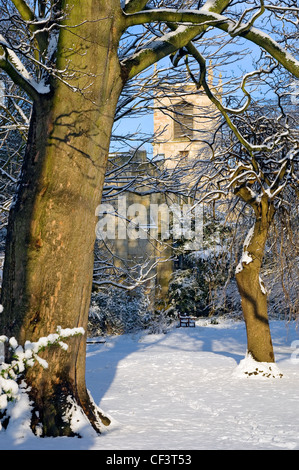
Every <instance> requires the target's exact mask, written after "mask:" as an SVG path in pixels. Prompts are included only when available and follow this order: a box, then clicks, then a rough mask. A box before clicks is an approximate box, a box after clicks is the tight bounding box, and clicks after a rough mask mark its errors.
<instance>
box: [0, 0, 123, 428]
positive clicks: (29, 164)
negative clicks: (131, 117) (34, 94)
mask: <svg viewBox="0 0 299 470" xmlns="http://www.w3.org/2000/svg"><path fill="white" fill-rule="evenodd" d="M79 4H80V5H79ZM118 4H119V2H118V1H112V2H111V1H109V2H103V1H100V2H94V1H92V0H90V1H89V0H88V1H84V2H77V4H76V6H74V7H73V8H72V9H71V10H70V11H69V12H68V15H69V18H68V20H67V26H68V28H67V29H62V31H61V33H60V39H59V46H58V63H57V67H58V68H59V69H61V70H62V69H64V68H65V69H66V70H67V69H68V68H69V69H70V77H71V73H72V74H73V76H72V78H68V85H69V86H66V85H65V84H64V83H63V82H62V81H60V80H56V81H55V83H53V86H52V89H53V92H52V93H51V94H50V96H49V95H45V96H44V97H43V96H40V97H39V99H38V100H36V101H35V104H34V108H33V114H32V119H31V124H30V131H29V138H28V144H27V149H26V155H25V159H24V165H23V169H22V175H21V181H20V186H19V191H18V195H17V199H16V201H15V203H14V205H13V208H12V209H11V213H10V219H9V226H8V239H7V246H6V256H5V266H4V279H3V287H2V293H3V295H2V304H3V307H4V313H3V316H2V318H1V333H5V334H7V335H8V336H15V337H16V338H17V339H18V342H19V343H20V344H24V342H25V340H30V341H37V340H38V338H40V337H42V336H47V335H48V334H49V333H55V331H56V328H57V326H61V327H62V328H74V327H83V328H84V329H85V331H86V327H87V321H88V309H89V303H90V296H91V286H92V275H93V252H94V243H95V224H96V215H95V211H96V207H97V205H98V204H100V202H101V193H100V190H101V188H102V187H103V181H104V175H105V169H106V162H107V157H108V151H109V142H110V133H111V128H112V125H113V120H114V114H115V108H116V105H117V101H118V98H119V95H120V92H121V90H122V86H123V82H122V77H121V71H120V65H119V61H118V57H117V47H118V42H119V34H120V31H121V28H120V25H119V24H117V23H118V22H119V21H120V17H121V10H120V7H119V8H118V9H117V8H116V5H118ZM95 18H99V19H100V23H101V24H100V27H99V21H94V19H95ZM82 19H84V22H83V23H82ZM78 25H79V26H78ZM69 26H72V27H73V29H70V28H69ZM78 52H80V53H78ZM82 57H84V60H82ZM84 88H86V89H84ZM76 90H78V91H76ZM68 342H69V349H68V350H67V351H64V350H63V349H61V348H58V347H54V348H50V349H49V350H48V351H45V352H44V353H43V358H44V359H45V360H47V361H48V364H49V368H48V369H43V368H42V367H40V366H39V365H35V366H34V367H32V368H31V369H29V370H28V371H27V372H26V376H25V380H26V383H27V384H28V386H29V387H31V391H30V396H31V398H32V399H33V402H34V408H35V413H34V418H33V423H32V427H33V429H35V427H36V425H41V426H42V434H43V435H47V436H57V435H71V434H72V430H71V428H70V426H69V424H68V423H66V422H65V421H63V419H64V418H63V416H64V415H65V412H66V410H67V408H68V406H69V402H68V400H69V397H71V398H72V399H73V400H74V401H75V402H76V403H77V404H78V405H79V406H80V407H82V409H83V411H84V412H85V414H86V416H87V417H88V419H89V420H90V422H91V423H92V424H93V426H94V428H95V429H96V430H99V429H100V426H101V422H102V421H103V422H104V424H108V423H109V420H108V419H107V418H105V417H104V416H102V415H101V413H100V412H99V411H97V409H96V407H95V406H94V405H93V403H92V402H91V401H90V398H89V395H88V392H87V390H86V385H85V344H86V342H85V338H84V337H81V338H80V337H74V338H71V339H70V340H69V341H68ZM37 416H39V418H37Z"/></svg>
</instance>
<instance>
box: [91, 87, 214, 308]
mask: <svg viewBox="0 0 299 470" xmlns="http://www.w3.org/2000/svg"><path fill="white" fill-rule="evenodd" d="M218 118H219V114H218V113H217V112H215V110H214V108H213V107H212V105H211V102H210V101H209V99H208V98H207V97H206V95H205V94H204V93H203V92H202V91H198V90H197V89H196V87H195V86H194V85H192V84H187V85H185V86H184V89H183V93H182V91H181V89H180V88H179V87H172V89H171V90H169V93H167V94H166V95H165V91H164V92H163V95H162V94H161V93H160V92H157V93H156V96H155V98H154V114H153V119H154V132H155V139H154V143H153V158H152V160H150V159H149V158H148V157H147V155H146V152H145V151H140V150H139V151H136V152H133V153H132V154H128V155H127V156H124V155H120V154H115V155H111V156H110V157H111V158H110V159H111V161H112V162H113V163H112V165H114V167H115V168H119V167H120V166H121V167H122V168H123V169H122V172H121V178H118V180H117V178H116V179H115V181H118V182H117V183H116V185H115V187H114V190H113V191H112V192H111V193H110V199H109V200H110V203H111V204H112V206H113V209H111V210H110V212H111V213H112V212H113V211H114V212H113V215H112V218H110V219H109V220H110V222H111V223H112V225H113V227H112V235H113V236H112V237H110V240H109V243H110V248H109V249H110V250H111V251H112V252H113V253H114V254H115V255H116V256H115V260H114V263H115V265H116V266H118V267H119V268H123V267H124V266H125V267H126V270H130V269H131V270H133V269H136V266H138V265H139V266H142V265H144V264H146V266H147V268H146V269H145V271H147V273H148V277H149V278H150V281H149V282H148V283H147V284H145V285H147V286H148V288H149V291H151V292H154V296H155V299H165V298H166V297H167V291H168V283H169V279H170V276H171V274H172V272H173V270H174V269H175V264H174V260H173V259H172V254H173V251H172V243H173V240H171V237H169V238H168V239H164V240H162V238H163V237H161V233H162V231H163V223H165V222H166V220H164V219H165V218H166V217H168V216H169V214H166V212H164V213H163V210H160V211H159V213H157V212H154V213H153V211H152V210H153V208H154V209H157V208H158V210H159V209H163V207H164V208H165V206H167V205H168V206H169V204H170V202H171V201H172V202H176V203H179V204H180V203H182V202H183V201H184V202H185V203H186V202H187V203H188V199H186V198H184V197H183V196H182V195H180V196H178V195H174V196H173V195H172V196H169V198H168V196H167V194H165V193H157V192H156V191H155V190H153V188H152V187H151V186H149V187H147V186H146V185H145V186H144V185H143V187H142V190H141V191H140V193H138V192H137V193H136V191H132V189H131V188H133V187H134V186H135V187H136V182H137V187H138V178H139V177H140V181H141V180H142V179H143V181H144V180H145V181H146V178H147V177H148V180H149V181H151V178H152V179H154V177H155V174H159V172H160V171H161V170H162V169H166V170H167V171H168V173H169V174H170V175H171V172H173V174H174V171H175V169H176V168H177V167H178V166H188V165H190V164H192V162H193V161H195V160H196V157H197V155H198V154H199V153H200V152H203V151H204V149H205V148H206V146H207V142H209V141H210V138H211V132H213V130H214V129H215V128H216V126H218ZM125 163H126V164H125ZM110 174H111V169H110ZM186 174H187V173H186ZM184 178H186V179H187V178H188V176H185V177H184ZM133 182H135V184H134V183H133ZM131 183H132V184H131ZM126 187H127V188H128V189H127V190H126V191H124V190H123V188H126ZM187 187H188V181H187V182H186V188H187ZM165 214H166V215H165ZM98 215H101V214H98ZM115 215H116V217H115ZM113 218H114V219H113ZM112 219H113V220H114V222H112ZM101 226H103V224H102V225H101ZM164 238H165V237H164ZM162 241H164V242H166V243H161V242H162ZM149 268H151V269H149ZM139 275H140V272H139V273H138V269H137V270H136V272H135V276H136V278H138V276H139Z"/></svg>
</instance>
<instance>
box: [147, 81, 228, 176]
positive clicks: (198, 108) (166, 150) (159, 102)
mask: <svg viewBox="0 0 299 470" xmlns="http://www.w3.org/2000/svg"><path fill="white" fill-rule="evenodd" d="M212 80H213V77H212V76H211V75H210V77H209V83H210V87H212ZM212 91H213V92H214V93H216V91H215V89H213V88H212ZM219 122H220V116H219V112H218V111H217V110H216V109H215V106H214V105H213V104H212V103H211V101H210V100H209V98H208V97H207V96H206V94H205V93H204V92H203V90H202V89H200V90H197V88H196V86H195V85H194V84H192V83H187V84H186V85H182V84H178V85H171V86H169V92H168V93H165V88H164V90H163V92H159V91H158V92H157V93H156V95H155V98H154V133H155V138H154V143H153V158H154V161H155V160H156V161H161V160H162V161H163V162H164V166H165V168H169V169H171V168H174V167H175V166H177V165H178V162H181V164H183V165H185V164H188V163H191V162H192V161H194V160H195V159H196V157H197V156H198V154H199V153H201V152H203V151H204V149H205V148H206V146H207V142H210V141H211V136H212V135H213V132H214V131H215V130H216V129H217V127H218V125H219Z"/></svg>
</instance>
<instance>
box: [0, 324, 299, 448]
mask: <svg viewBox="0 0 299 470" xmlns="http://www.w3.org/2000/svg"><path fill="white" fill-rule="evenodd" d="M271 330H272V335H273V342H274V347H275V354H276V361H277V365H278V367H279V369H280V371H281V372H282V373H283V374H284V377H283V378H282V379H279V378H276V379H263V378H254V377H251V378H244V379H241V378H238V377H235V376H233V372H234V371H235V369H236V366H237V364H239V362H240V361H241V360H242V359H243V358H244V354H245V349H246V337H245V327H244V324H243V323H242V322H236V323H234V322H222V323H221V324H219V325H211V324H210V323H207V322H206V321H204V320H200V321H199V322H197V326H196V328H187V329H182V328H180V329H176V328H174V329H173V330H171V331H170V332H169V333H167V334H166V335H163V334H162V335H148V336H146V335H136V336H133V335H124V336H119V337H112V338H108V339H107V342H106V343H105V344H94V345H88V349H87V385H88V388H89V390H90V392H91V394H92V396H93V398H94V400H95V402H96V403H98V404H99V406H100V407H101V408H102V409H103V410H104V411H105V412H107V413H108V414H109V415H110V416H111V417H112V418H113V420H114V422H113V425H112V426H111V427H110V429H109V431H108V432H106V433H105V434H103V435H102V436H100V437H96V438H94V437H89V438H88V437H86V438H85V437H84V438H83V439H67V438H62V439H37V438H32V437H30V438H28V437H27V438H25V439H24V440H23V442H22V440H19V441H18V443H16V442H15V441H13V440H11V441H10V442H8V437H6V436H5V435H3V433H1V434H0V449H8V448H12V449H16V448H20V449H30V448H34V449H73V448H74V449H75V448H76V449H94V450H95V449H97V450H100V449H106V450H110V449H111V450H112V449H114V450H116V449H118V450H120V449H122V450H124V449H129V450H132V449H139V450H141V449H149V450H159V449H164V450H165V449H168V450H179V449H182V450H187V449H188V450H191V449H215V450H216V449H285V450H293V449H299V360H298V359H297V358H296V357H295V355H294V343H293V344H292V341H293V340H299V334H298V333H297V332H296V330H295V326H294V325H293V326H292V327H287V328H286V325H285V323H284V322H272V323H271ZM297 346H298V345H297ZM292 353H293V356H292ZM294 359H296V360H294ZM2 436H3V437H2Z"/></svg>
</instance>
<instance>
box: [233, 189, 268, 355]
mask: <svg viewBox="0 0 299 470" xmlns="http://www.w3.org/2000/svg"><path fill="white" fill-rule="evenodd" d="M273 216H274V208H273V205H272V204H269V202H268V199H267V197H264V198H263V199H262V201H261V203H260V205H259V206H258V208H257V209H256V221H255V224H254V227H253V228H252V230H251V232H250V233H249V234H248V237H247V240H246V242H245V243H244V248H243V255H242V259H241V261H240V263H239V265H238V267H237V271H236V281H237V285H238V289H239V293H240V296H241V303H242V310H243V315H244V320H245V324H246V330H247V350H248V352H249V353H250V354H251V356H252V357H253V358H254V359H255V360H256V361H258V362H274V361H275V359H274V352H273V346H272V340H271V333H270V326H269V320H268V310H267V293H266V290H265V288H264V286H263V283H262V281H261V278H260V271H261V265H262V260H263V256H264V251H265V244H266V241H267V237H268V231H269V227H270V224H271V222H272V219H273Z"/></svg>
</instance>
